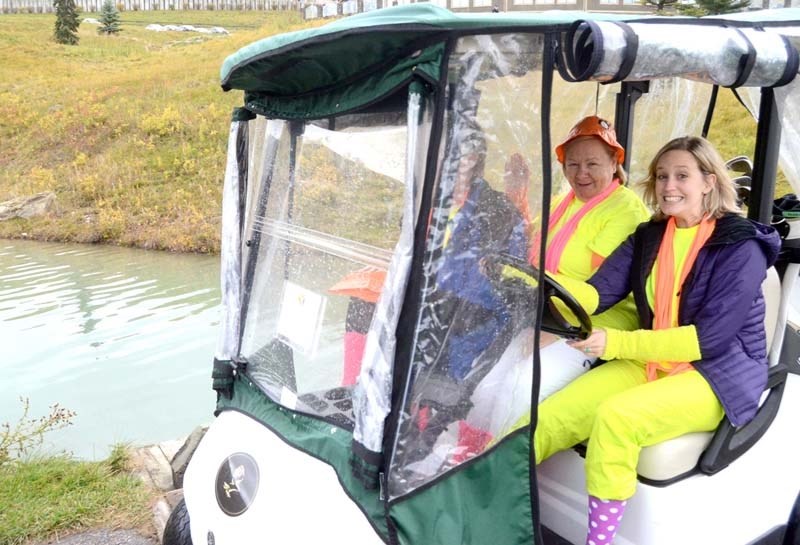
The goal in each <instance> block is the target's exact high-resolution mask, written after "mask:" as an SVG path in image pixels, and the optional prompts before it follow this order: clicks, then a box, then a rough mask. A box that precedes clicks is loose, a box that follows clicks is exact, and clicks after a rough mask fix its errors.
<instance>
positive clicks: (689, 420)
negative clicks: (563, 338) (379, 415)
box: [534, 360, 724, 500]
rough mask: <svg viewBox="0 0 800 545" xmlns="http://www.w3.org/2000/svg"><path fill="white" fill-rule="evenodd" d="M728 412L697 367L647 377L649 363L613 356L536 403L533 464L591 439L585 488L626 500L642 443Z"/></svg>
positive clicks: (707, 423)
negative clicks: (656, 378) (655, 378)
mask: <svg viewBox="0 0 800 545" xmlns="http://www.w3.org/2000/svg"><path fill="white" fill-rule="evenodd" d="M723 414H724V411H723V409H722V405H721V404H720V402H719V400H718V399H717V397H716V395H715V394H714V392H713V390H712V389H711V387H710V386H709V384H708V382H706V380H705V379H704V378H703V377H702V376H701V375H700V373H698V372H697V371H687V372H685V373H681V374H678V375H674V376H668V377H662V378H659V379H658V380H655V381H652V382H647V380H646V375H645V367H644V363H642V362H638V361H632V360H614V361H611V362H608V363H606V364H603V365H601V366H599V367H597V368H595V369H592V370H591V371H589V372H588V373H586V374H584V375H581V376H580V377H578V378H577V379H575V380H574V381H573V382H572V383H570V384H569V385H568V386H566V387H565V388H564V389H562V390H560V391H558V392H556V393H555V394H553V395H552V396H550V397H548V398H547V399H545V400H544V401H543V402H542V403H541V405H539V423H538V425H537V427H536V433H535V435H534V448H535V452H536V463H537V464H538V463H539V462H541V461H542V460H544V459H546V458H547V457H548V456H550V455H552V454H554V453H556V452H558V451H560V450H564V449H568V448H570V447H572V446H574V445H576V444H578V443H580V442H582V441H585V440H586V439H588V440H589V443H588V446H587V449H586V489H587V491H588V492H589V494H591V495H592V496H596V497H598V498H602V499H607V500H625V499H628V498H630V497H631V496H633V494H634V492H635V491H636V465H637V463H638V461H639V451H640V450H641V449H642V447H646V446H649V445H653V444H656V443H660V442H661V441H665V440H667V439H672V438H674V437H678V436H680V435H683V434H685V433H690V432H697V431H710V430H713V429H715V428H716V427H717V425H718V424H719V422H720V420H722V416H723Z"/></svg>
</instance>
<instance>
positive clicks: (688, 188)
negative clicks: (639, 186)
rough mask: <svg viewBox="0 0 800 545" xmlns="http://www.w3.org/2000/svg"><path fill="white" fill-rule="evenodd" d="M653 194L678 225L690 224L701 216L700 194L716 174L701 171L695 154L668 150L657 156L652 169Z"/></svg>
mask: <svg viewBox="0 0 800 545" xmlns="http://www.w3.org/2000/svg"><path fill="white" fill-rule="evenodd" d="M655 174H656V175H655V194H656V202H657V204H658V207H659V208H660V209H661V212H663V213H664V214H665V215H667V216H673V217H675V221H676V224H677V225H678V227H692V226H693V225H697V224H698V223H700V220H701V219H703V214H704V212H705V209H704V207H703V197H704V196H705V195H706V194H707V193H709V192H711V190H712V188H713V187H714V184H715V183H716V176H714V175H713V174H704V173H703V171H701V170H700V165H699V164H698V163H697V159H695V157H694V155H692V154H691V153H690V152H688V151H684V150H677V149H676V150H671V151H668V152H666V153H664V154H663V155H662V156H661V157H660V158H659V159H658V163H657V165H656V170H655Z"/></svg>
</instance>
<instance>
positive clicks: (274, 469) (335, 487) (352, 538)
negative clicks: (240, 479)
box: [184, 411, 383, 545]
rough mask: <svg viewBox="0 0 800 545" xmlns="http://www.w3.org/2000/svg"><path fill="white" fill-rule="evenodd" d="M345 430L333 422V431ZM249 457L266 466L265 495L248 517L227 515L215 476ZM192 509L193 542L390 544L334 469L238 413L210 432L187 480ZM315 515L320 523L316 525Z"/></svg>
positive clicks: (223, 418) (186, 494)
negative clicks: (235, 456)
mask: <svg viewBox="0 0 800 545" xmlns="http://www.w3.org/2000/svg"><path fill="white" fill-rule="evenodd" d="M338 432H341V430H340V429H339V428H338V427H336V426H331V433H332V434H334V433H338ZM236 452H246V453H248V454H250V455H251V456H252V457H253V458H254V459H255V460H256V463H257V464H258V468H259V473H260V477H259V493H258V494H256V495H255V498H254V499H253V503H252V504H251V505H250V507H249V508H248V509H247V510H246V511H245V512H244V513H242V514H241V515H239V516H236V517H232V516H228V515H226V514H224V513H223V512H222V511H221V510H220V509H219V507H218V506H217V500H216V498H215V495H214V490H215V477H216V475H217V470H218V469H219V467H220V465H221V464H222V463H223V462H224V461H225V459H226V457H228V456H229V455H231V454H232V453H236ZM184 497H185V498H186V505H187V508H188V509H189V512H190V513H191V514H192V542H193V543H206V542H207V541H208V532H209V531H210V530H212V529H213V534H214V540H215V542H217V543H236V544H237V545H248V544H253V545H256V544H259V545H261V544H263V543H285V544H288V543H297V544H306V543H308V544H312V543H327V544H331V545H335V544H342V545H344V544H358V545H370V544H376V545H377V544H381V543H383V542H382V541H381V539H380V537H379V536H378V534H377V533H376V532H375V530H373V529H372V527H371V526H370V524H369V521H368V519H367V518H366V517H365V516H364V514H363V513H362V512H361V511H360V510H359V508H358V507H357V506H356V504H355V503H353V502H352V501H349V500H348V499H347V498H345V497H344V496H343V495H342V491H341V486H340V484H339V481H338V479H337V477H336V473H335V472H334V470H333V468H331V467H330V466H329V465H328V464H326V463H324V462H321V461H320V460H317V459H316V458H314V457H312V456H307V455H306V454H304V453H301V452H298V451H297V449H295V448H293V447H291V446H289V445H288V444H286V443H285V442H284V441H283V440H282V439H280V438H279V437H278V436H277V435H275V434H274V433H273V432H272V431H270V430H269V429H267V428H266V427H264V425H263V424H261V423H259V422H256V421H255V420H253V419H252V418H249V417H248V416H245V415H243V414H242V413H239V412H236V411H225V412H223V413H221V414H220V415H219V416H218V417H217V419H216V420H215V421H214V423H213V424H212V425H211V427H210V428H209V429H208V432H206V436H205V437H204V438H203V441H201V443H200V445H199V446H198V448H197V450H196V451H195V453H194V455H193V457H192V463H191V464H190V465H189V467H188V469H187V471H186V477H185V479H184ZM312 517H313V522H312Z"/></svg>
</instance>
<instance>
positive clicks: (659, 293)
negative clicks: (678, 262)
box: [647, 217, 717, 381]
mask: <svg viewBox="0 0 800 545" xmlns="http://www.w3.org/2000/svg"><path fill="white" fill-rule="evenodd" d="M716 223H717V222H716V220H715V219H714V218H703V220H702V221H701V222H700V226H699V228H698V229H697V234H696V235H695V237H694V241H692V246H691V247H690V248H689V253H688V254H687V256H686V261H685V262H684V263H683V268H682V269H681V272H680V277H679V282H678V286H680V289H679V291H678V293H676V294H674V297H675V298H676V299H677V301H678V306H679V305H680V297H681V292H682V290H683V282H684V281H685V280H686V277H687V276H688V275H689V271H691V270H692V266H693V265H694V262H695V260H696V259H697V254H698V253H699V252H700V248H702V247H703V245H704V244H705V243H706V241H708V239H709V237H710V236H711V233H713V232H714V226H715V225H716ZM676 228H677V226H676V225H675V218H674V217H670V218H669V221H667V230H666V232H665V233H664V238H662V239H661V246H660V247H659V248H658V257H657V261H658V266H657V268H656V273H655V274H656V286H655V287H656V289H655V292H656V293H655V301H653V314H654V317H653V329H667V328H669V327H674V323H673V320H675V319H677V317H676V316H673V315H672V309H673V293H672V292H673V290H674V289H675V256H674V254H673V250H672V247H673V242H674V238H675V229H676ZM690 369H694V367H692V364H690V363H688V362H672V364H671V365H668V366H665V365H662V364H661V363H660V362H657V361H649V362H647V380H648V381H651V380H655V379H657V378H658V371H664V372H665V373H667V376H669V375H677V374H678V373H683V372H685V371H689V370H690Z"/></svg>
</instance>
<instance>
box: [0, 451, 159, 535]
mask: <svg viewBox="0 0 800 545" xmlns="http://www.w3.org/2000/svg"><path fill="white" fill-rule="evenodd" d="M128 460H129V457H128V452H127V449H126V447H124V446H117V447H115V448H114V451H113V452H112V454H111V456H109V458H108V459H107V460H105V461H103V462H79V461H75V460H72V459H70V458H68V457H48V458H33V459H29V460H26V461H17V462H8V463H6V464H3V465H0V506H2V509H0V543H3V544H4V545H22V544H24V543H28V542H31V541H33V540H44V539H47V538H52V537H53V536H56V535H60V536H63V535H64V534H68V533H70V532H73V531H76V530H82V529H88V528H94V527H99V526H102V527H105V528H112V529H115V528H126V529H131V528H134V529H139V530H140V531H141V532H142V533H143V534H152V532H153V528H152V520H151V515H150V507H149V505H150V501H151V492H149V491H148V490H147V489H146V487H145V486H144V483H143V482H142V481H141V480H140V479H139V478H138V477H135V476H132V475H130V474H129V473H128V472H127V470H128Z"/></svg>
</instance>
